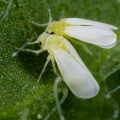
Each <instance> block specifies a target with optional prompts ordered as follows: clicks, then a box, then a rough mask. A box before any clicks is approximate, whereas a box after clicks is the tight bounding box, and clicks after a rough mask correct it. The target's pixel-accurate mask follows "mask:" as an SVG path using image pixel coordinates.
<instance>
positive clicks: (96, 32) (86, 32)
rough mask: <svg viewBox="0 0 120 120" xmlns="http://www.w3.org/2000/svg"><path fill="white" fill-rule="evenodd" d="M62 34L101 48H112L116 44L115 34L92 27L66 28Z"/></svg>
mask: <svg viewBox="0 0 120 120" xmlns="http://www.w3.org/2000/svg"><path fill="white" fill-rule="evenodd" d="M64 32H65V34H66V35H69V36H71V37H73V38H76V39H78V40H81V41H84V42H87V43H91V44H95V45H97V46H99V47H102V48H112V47H113V46H114V45H115V44H116V34H115V33H114V32H113V31H112V30H109V29H103V28H97V27H94V26H68V27H66V28H65V30H64Z"/></svg>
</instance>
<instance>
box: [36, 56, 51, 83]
mask: <svg viewBox="0 0 120 120" xmlns="http://www.w3.org/2000/svg"><path fill="white" fill-rule="evenodd" d="M49 62H50V56H48V57H47V60H46V62H45V64H44V66H43V69H42V71H41V73H40V75H39V77H38V80H37V83H39V81H40V79H41V77H42V75H43V74H44V72H45V69H46V67H47V65H48V63H49Z"/></svg>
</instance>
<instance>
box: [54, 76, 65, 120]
mask: <svg viewBox="0 0 120 120" xmlns="http://www.w3.org/2000/svg"><path fill="white" fill-rule="evenodd" d="M61 80H62V78H61V77H60V76H58V77H57V78H56V79H55V82H54V89H53V90H54V97H55V102H56V109H57V111H58V114H59V118H60V120H64V116H63V113H62V109H61V106H60V104H61V103H60V101H59V98H58V85H59V83H60V82H61Z"/></svg>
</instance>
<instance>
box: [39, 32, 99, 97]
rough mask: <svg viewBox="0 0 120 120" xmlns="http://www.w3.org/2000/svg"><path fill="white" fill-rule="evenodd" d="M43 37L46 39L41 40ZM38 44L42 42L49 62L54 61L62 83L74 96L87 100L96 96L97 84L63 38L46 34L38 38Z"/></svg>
mask: <svg viewBox="0 0 120 120" xmlns="http://www.w3.org/2000/svg"><path fill="white" fill-rule="evenodd" d="M43 36H46V39H44V40H43V38H45V37H43ZM39 42H42V45H41V47H42V48H43V49H44V50H47V51H48V53H49V56H50V58H51V61H52V59H54V60H55V61H56V63H57V66H58V69H59V71H60V73H61V76H62V78H63V80H64V82H65V83H66V85H67V86H68V87H69V89H70V90H71V91H72V92H73V94H74V95H75V96H77V97H78V98H83V99H88V98H91V97H94V96H96V95H97V93H98V91H99V85H98V83H97V82H96V80H95V78H94V77H93V76H92V74H91V73H90V72H89V70H88V69H87V67H86V65H85V64H84V63H83V61H82V59H81V58H80V57H79V55H78V54H77V52H76V50H75V49H74V48H73V46H72V45H71V44H70V43H69V42H68V41H67V40H66V39H65V38H64V37H62V36H57V35H49V36H48V34H46V33H43V34H42V35H40V37H39V38H38V43H39ZM43 43H44V44H43Z"/></svg>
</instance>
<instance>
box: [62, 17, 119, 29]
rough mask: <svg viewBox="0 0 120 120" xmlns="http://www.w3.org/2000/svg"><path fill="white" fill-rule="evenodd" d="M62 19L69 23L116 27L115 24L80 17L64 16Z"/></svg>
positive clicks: (108, 27) (107, 27)
mask: <svg viewBox="0 0 120 120" xmlns="http://www.w3.org/2000/svg"><path fill="white" fill-rule="evenodd" d="M64 20H65V21H66V22H67V23H68V24H71V25H89V26H96V27H100V28H106V29H112V30H117V29H118V28H117V27H116V26H113V25H109V24H106V23H102V22H97V21H92V20H86V19H80V18H65V19H64Z"/></svg>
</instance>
